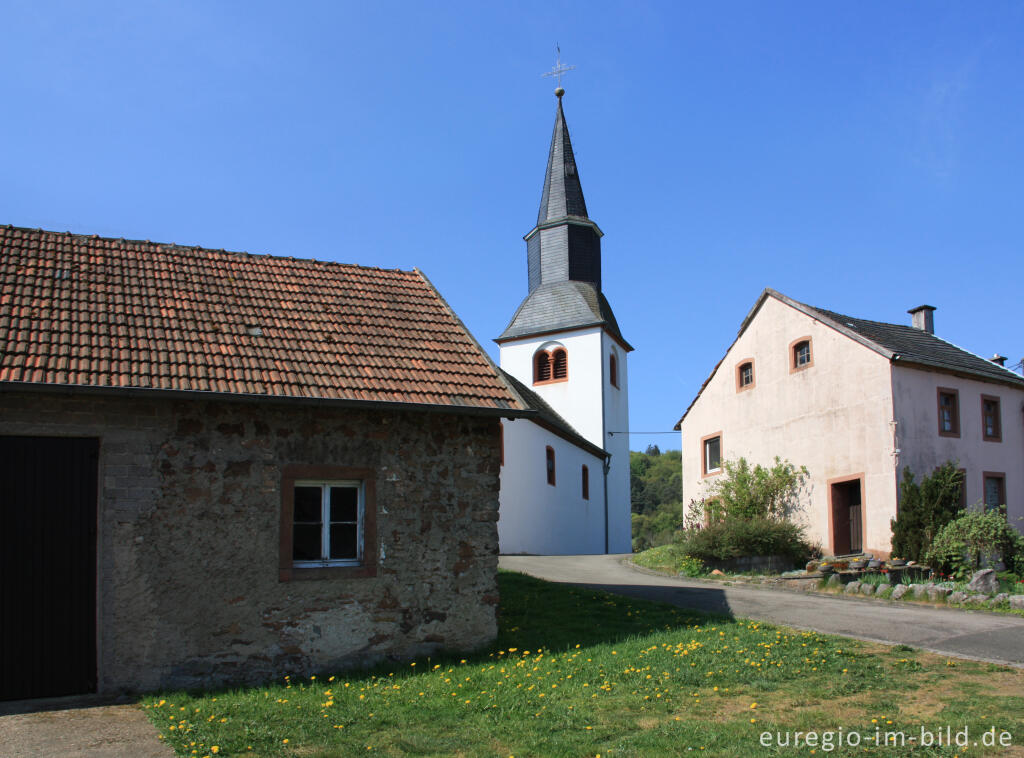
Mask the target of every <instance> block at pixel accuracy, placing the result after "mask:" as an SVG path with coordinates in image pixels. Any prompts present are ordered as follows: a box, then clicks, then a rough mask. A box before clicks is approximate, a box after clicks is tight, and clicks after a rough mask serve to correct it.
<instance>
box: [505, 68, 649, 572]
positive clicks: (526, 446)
mask: <svg viewBox="0 0 1024 758" xmlns="http://www.w3.org/2000/svg"><path fill="white" fill-rule="evenodd" d="M555 94H556V95H557V97H558V108H557V110H556V112H555V127H554V130H553V132H552V135H551V147H550V149H549V151H548V160H547V167H546V170H545V174H544V189H543V191H542V193H541V202H540V209H539V211H538V213H537V223H536V224H535V225H534V227H533V229H532V230H531V231H530V232H529V233H528V234H527V235H526V237H525V239H526V264H527V265H526V269H527V280H528V285H529V288H528V293H527V295H526V297H525V298H524V299H523V301H522V302H521V303H520V305H519V307H518V308H517V309H516V311H515V313H514V314H513V316H512V319H511V321H510V322H509V324H508V326H507V327H506V328H505V331H504V332H502V334H501V336H500V337H498V338H497V340H496V342H497V343H498V344H499V346H500V348H501V353H500V355H501V357H500V363H501V367H502V369H503V370H504V371H505V372H507V373H508V375H510V376H512V377H514V378H515V379H516V380H517V382H518V384H516V386H517V387H518V388H520V389H521V394H523V395H524V396H527V397H530V398H533V400H532V405H534V406H536V407H539V408H544V409H545V413H544V415H543V416H542V420H546V421H547V422H548V423H547V424H546V425H544V424H541V423H539V422H538V421H537V420H536V419H529V420H517V419H512V418H507V419H505V420H504V421H503V422H502V429H503V440H504V459H503V460H504V463H503V466H502V472H501V518H500V520H499V522H498V534H499V538H500V543H501V551H502V552H503V553H539V554H578V553H628V552H630V549H631V542H630V529H631V527H630V488H629V434H628V430H629V402H628V381H627V371H626V358H627V355H628V353H629V352H630V351H632V349H633V348H632V347H631V346H630V345H629V343H628V342H626V340H625V339H624V338H623V336H622V333H621V332H620V331H619V326H618V323H617V322H616V320H615V315H614V314H613V313H612V309H611V305H610V304H609V303H608V300H607V298H606V297H605V296H604V294H603V292H602V291H601V237H602V232H601V230H600V229H599V228H598V226H597V224H595V223H594V222H593V221H592V220H591V219H590V217H589V216H588V215H587V205H586V202H585V201H584V199H583V187H582V185H581V183H580V177H579V172H578V171H577V167H576V159H575V156H574V155H573V149H572V142H571V141H570V139H569V127H568V126H567V125H566V122H565V113H564V111H563V109H562V96H563V95H564V94H565V92H564V90H562V89H561V88H559V89H557V90H556V91H555ZM555 420H557V422H558V423H557V426H553V425H552V424H551V422H552V421H555Z"/></svg>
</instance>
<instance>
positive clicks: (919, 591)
mask: <svg viewBox="0 0 1024 758" xmlns="http://www.w3.org/2000/svg"><path fill="white" fill-rule="evenodd" d="M934 586H935V585H934V584H932V583H930V582H929V583H928V584H915V585H913V587H914V597H917V598H927V597H928V590H930V589H931V588H932V587H934Z"/></svg>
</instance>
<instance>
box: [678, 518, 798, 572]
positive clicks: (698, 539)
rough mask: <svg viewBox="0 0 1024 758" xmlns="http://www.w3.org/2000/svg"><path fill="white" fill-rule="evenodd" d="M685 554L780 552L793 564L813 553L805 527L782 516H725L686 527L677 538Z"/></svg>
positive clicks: (723, 557)
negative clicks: (703, 524)
mask: <svg viewBox="0 0 1024 758" xmlns="http://www.w3.org/2000/svg"><path fill="white" fill-rule="evenodd" d="M676 544H677V545H678V546H679V549H680V550H681V551H682V552H683V553H685V554H686V555H691V556H693V557H695V558H700V559H701V560H705V561H708V560H729V559H732V558H743V557H750V556H765V555H781V556H785V557H787V558H790V559H792V560H793V563H794V565H796V564H801V563H805V562H807V561H808V560H810V559H811V558H812V557H813V555H814V554H815V551H816V549H815V546H814V545H812V544H810V543H809V542H808V541H807V538H806V536H805V533H804V527H802V526H800V525H799V524H794V523H793V522H791V521H787V520H784V519H773V518H766V517H757V518H739V517H734V516H726V517H725V518H723V519H722V520H721V521H717V522H714V523H712V524H710V525H708V526H706V527H704V528H702V529H687V530H686V531H684V532H681V533H680V535H679V538H678V539H677V541H676Z"/></svg>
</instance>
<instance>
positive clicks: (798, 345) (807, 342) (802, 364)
mask: <svg viewBox="0 0 1024 758" xmlns="http://www.w3.org/2000/svg"><path fill="white" fill-rule="evenodd" d="M789 355H790V364H789V372H790V373H793V372H794V371H801V370H803V369H805V368H808V367H810V366H813V365H814V353H812V352H811V338H810V337H801V338H800V339H798V340H794V341H793V342H792V343H790V346H789Z"/></svg>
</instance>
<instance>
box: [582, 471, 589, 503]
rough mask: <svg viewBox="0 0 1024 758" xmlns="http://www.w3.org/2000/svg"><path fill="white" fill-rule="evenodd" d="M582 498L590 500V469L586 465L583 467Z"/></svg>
mask: <svg viewBox="0 0 1024 758" xmlns="http://www.w3.org/2000/svg"><path fill="white" fill-rule="evenodd" d="M582 477H583V499H584V500H590V469H588V468H587V467H586V466H584V467H583V471H582Z"/></svg>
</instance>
